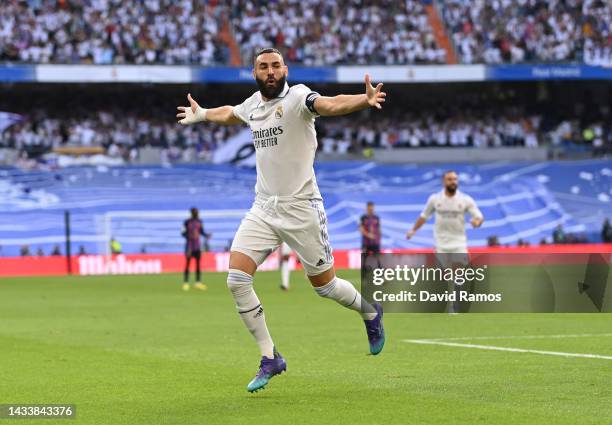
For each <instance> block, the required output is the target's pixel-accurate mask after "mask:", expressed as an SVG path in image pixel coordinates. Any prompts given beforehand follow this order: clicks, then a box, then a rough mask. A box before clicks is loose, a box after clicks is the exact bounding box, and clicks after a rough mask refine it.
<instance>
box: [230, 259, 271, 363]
mask: <svg viewBox="0 0 612 425" xmlns="http://www.w3.org/2000/svg"><path fill="white" fill-rule="evenodd" d="M227 287H228V288H229V289H230V291H231V292H232V295H233V296H234V301H236V309H237V310H238V313H240V317H241V318H242V321H243V322H244V324H245V325H246V327H247V329H248V330H249V332H251V335H253V337H254V338H255V341H257V345H259V349H260V350H261V355H262V356H266V357H267V358H269V359H273V358H274V343H273V342H272V338H271V337H270V332H268V327H267V326H266V316H265V314H264V310H263V307H262V306H261V303H260V302H259V298H257V295H256V294H255V291H254V290H253V276H251V275H250V274H248V273H245V272H243V271H242V270H237V269H230V270H229V273H228V274H227Z"/></svg>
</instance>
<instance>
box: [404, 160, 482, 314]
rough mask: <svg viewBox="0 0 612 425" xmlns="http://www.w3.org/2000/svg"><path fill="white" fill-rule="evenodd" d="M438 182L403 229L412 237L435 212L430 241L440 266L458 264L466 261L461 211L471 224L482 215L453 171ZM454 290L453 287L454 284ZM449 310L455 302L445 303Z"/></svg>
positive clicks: (455, 306)
mask: <svg viewBox="0 0 612 425" xmlns="http://www.w3.org/2000/svg"><path fill="white" fill-rule="evenodd" d="M442 182H443V185H444V189H442V190H441V191H440V192H437V193H434V194H432V195H431V196H430V197H429V199H428V200H427V204H426V205H425V208H424V209H423V212H422V213H421V215H420V216H419V218H418V219H417V221H416V222H415V223H414V226H412V229H411V230H410V231H408V233H406V238H407V239H410V238H412V237H413V236H414V234H415V233H416V231H417V230H419V229H420V228H421V226H423V224H425V222H426V221H427V220H428V219H429V218H430V217H431V216H432V215H433V214H434V213H435V214H436V222H435V225H434V241H435V245H436V253H437V254H438V261H439V262H440V263H441V265H442V266H443V267H448V266H451V267H462V266H465V265H466V264H467V263H468V255H467V253H468V248H467V236H466V234H465V213H466V212H467V213H469V214H470V218H471V219H470V223H471V224H472V226H473V227H474V228H476V227H480V226H481V225H482V223H483V221H484V217H483V215H482V213H481V212H480V210H479V209H478V206H477V205H476V202H475V201H474V199H472V197H471V196H469V195H467V194H465V193H463V192H461V191H460V190H458V187H459V184H458V178H457V173H456V172H454V171H447V172H446V173H444V175H443V176H442ZM455 290H457V285H456V284H455ZM449 311H450V312H451V313H455V312H458V303H454V304H453V305H451V306H449Z"/></svg>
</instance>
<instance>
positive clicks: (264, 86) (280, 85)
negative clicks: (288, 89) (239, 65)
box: [255, 75, 286, 99]
mask: <svg viewBox="0 0 612 425" xmlns="http://www.w3.org/2000/svg"><path fill="white" fill-rule="evenodd" d="M255 80H256V81H257V87H259V92H260V93H261V95H262V96H263V97H265V98H266V99H275V98H277V97H278V95H279V94H281V93H282V91H283V89H284V88H285V80H286V78H285V76H284V75H283V76H282V77H281V78H279V79H278V80H276V79H275V81H276V85H275V86H273V87H270V86H268V79H265V80H260V79H259V78H257V77H255Z"/></svg>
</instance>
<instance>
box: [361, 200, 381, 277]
mask: <svg viewBox="0 0 612 425" xmlns="http://www.w3.org/2000/svg"><path fill="white" fill-rule="evenodd" d="M359 232H360V233H361V252H362V253H363V254H365V255H366V257H367V258H369V257H374V258H375V259H376V263H377V265H378V267H379V268H380V267H382V265H381V264H380V258H379V254H380V237H381V232H380V218H378V216H377V215H376V214H374V202H372V201H369V202H368V203H367V206H366V213H365V214H364V215H362V216H361V221H360V223H359Z"/></svg>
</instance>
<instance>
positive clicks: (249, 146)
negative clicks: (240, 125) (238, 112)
mask: <svg viewBox="0 0 612 425" xmlns="http://www.w3.org/2000/svg"><path fill="white" fill-rule="evenodd" d="M225 162H231V163H233V164H237V165H242V166H245V167H254V166H255V148H254V147H253V138H252V137H251V130H249V129H244V130H242V131H240V132H239V133H237V134H236V135H235V136H233V137H230V138H229V139H228V140H227V141H226V142H225V143H224V144H222V145H220V146H219V147H218V148H217V149H215V151H214V153H213V163H215V164H222V163H225Z"/></svg>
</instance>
